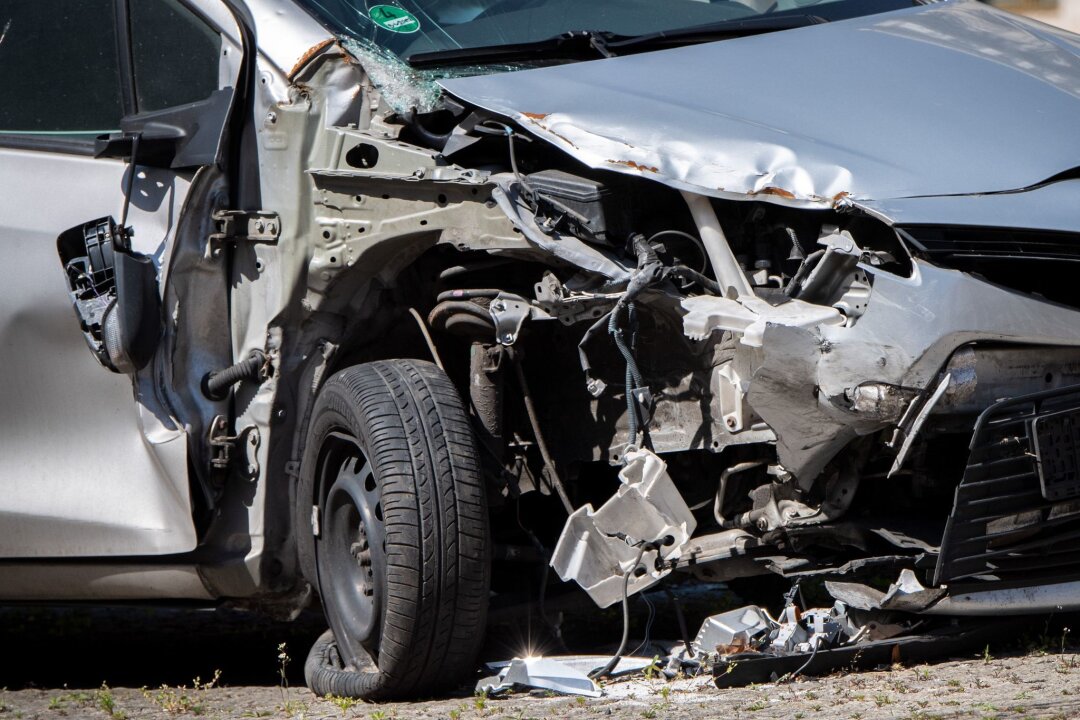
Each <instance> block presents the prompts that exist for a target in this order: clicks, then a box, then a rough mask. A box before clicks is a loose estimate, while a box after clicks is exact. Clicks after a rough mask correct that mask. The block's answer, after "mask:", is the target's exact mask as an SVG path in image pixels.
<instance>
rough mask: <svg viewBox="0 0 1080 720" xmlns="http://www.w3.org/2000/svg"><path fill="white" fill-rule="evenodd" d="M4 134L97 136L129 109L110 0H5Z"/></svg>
mask: <svg viewBox="0 0 1080 720" xmlns="http://www.w3.org/2000/svg"><path fill="white" fill-rule="evenodd" d="M0 86H2V87H3V88H4V97H5V100H4V102H2V103H0V134H7V135H12V134H19V135H46V136H60V137H64V136H74V137H93V136H96V135H100V134H103V133H108V132H113V131H115V130H116V129H118V128H119V127H120V117H121V115H123V103H122V102H121V84H120V71H119V63H118V62H117V40H116V16H115V15H114V13H113V3H112V0H77V1H73V0H0Z"/></svg>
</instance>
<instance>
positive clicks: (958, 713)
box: [0, 651, 1080, 720]
mask: <svg viewBox="0 0 1080 720" xmlns="http://www.w3.org/2000/svg"><path fill="white" fill-rule="evenodd" d="M225 680H226V678H224V677H222V678H221V679H220V680H219V682H222V683H223V682H224V681H225ZM604 690H605V694H606V696H605V697H603V698H599V699H595V700H594V699H585V698H564V697H543V696H537V695H529V694H518V695H512V696H509V697H507V698H498V699H494V698H482V697H470V696H459V697H452V698H448V699H440V700H429V701H423V702H414V703H390V704H382V705H378V706H376V705H365V704H358V703H353V702H350V701H346V700H343V699H341V698H338V699H336V700H335V699H331V700H326V699H319V698H316V697H314V696H312V695H311V694H310V693H309V692H308V691H307V690H306V689H303V688H283V687H266V686H261V687H260V686H236V687H231V686H228V685H223V686H222V687H211V688H205V687H201V686H200V687H193V686H192V685H191V684H188V685H187V686H186V687H180V688H177V687H171V688H170V687H164V688H146V689H139V688H115V687H114V688H99V689H94V690H67V689H55V688H54V689H25V690H17V691H11V690H7V691H4V692H2V693H0V703H2V707H3V716H4V717H16V718H41V719H46V718H47V719H50V720H57V719H58V718H62V717H80V718H81V717H87V718H91V717H93V718H109V717H112V718H113V719H114V720H119V719H120V718H129V719H131V720H134V719H135V718H162V717H170V716H172V717H177V716H201V717H206V718H222V719H228V720H232V719H234V718H237V719H238V718H259V717H266V718H311V719H314V718H326V719H329V718H341V717H344V718H370V720H387V719H389V718H449V719H450V720H474V719H480V718H483V719H485V720H487V719H491V720H495V719H501V718H514V719H521V720H524V719H525V718H561V719H565V720H571V719H581V718H601V717H616V718H716V717H723V718H753V719H754V720H759V719H760V720H765V719H766V718H786V719H790V718H795V719H796V720H797V719H798V718H844V719H845V720H846V719H848V718H851V719H852V720H860V719H861V718H911V719H912V720H919V719H925V720H929V719H930V718H1014V717H1015V718H1024V717H1032V718H1034V717H1039V718H1075V717H1080V655H1078V654H1075V653H1065V654H1062V653H1055V652H1045V653H1044V652H1041V651H1038V652H1033V653H1029V654H1025V655H1012V656H1008V657H1000V658H996V657H980V658H972V659H967V660H959V661H948V662H943V663H938V664H933V665H919V666H916V667H897V668H892V669H889V670H881V671H874V672H864V673H854V674H838V675H832V676H829V677H825V678H820V679H798V680H796V681H795V682H792V683H789V684H785V685H776V684H765V685H757V686H751V687H745V688H737V689H727V690H718V689H716V688H715V687H714V686H713V685H712V683H711V679H710V678H696V679H677V680H673V681H670V682H669V681H664V680H659V679H653V680H645V679H638V680H624V681H620V682H615V683H610V684H608V685H606V686H605V688H604Z"/></svg>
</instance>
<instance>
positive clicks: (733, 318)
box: [682, 295, 844, 347]
mask: <svg viewBox="0 0 1080 720" xmlns="http://www.w3.org/2000/svg"><path fill="white" fill-rule="evenodd" d="M682 308H683V310H685V311H686V315H684V316H683V332H684V333H685V334H686V336H687V337H688V338H690V339H691V340H704V339H705V338H707V337H708V336H709V334H710V333H712V332H713V331H714V330H730V331H731V332H736V333H741V334H742V344H743V345H746V346H748V347H761V345H762V339H763V336H764V334H765V327H766V326H767V325H785V326H788V327H797V328H812V327H815V326H817V325H822V324H827V325H842V324H843V323H844V316H843V315H841V314H840V311H839V310H837V309H836V308H832V307H825V306H822V305H812V304H810V303H807V302H803V301H802V300H788V301H786V302H783V303H781V304H779V305H770V304H769V303H768V302H766V301H765V300H762V299H761V298H759V297H756V296H753V295H741V296H739V299H738V300H730V299H728V298H722V297H713V296H711V295H698V296H696V297H689V298H685V299H684V300H683V301H682Z"/></svg>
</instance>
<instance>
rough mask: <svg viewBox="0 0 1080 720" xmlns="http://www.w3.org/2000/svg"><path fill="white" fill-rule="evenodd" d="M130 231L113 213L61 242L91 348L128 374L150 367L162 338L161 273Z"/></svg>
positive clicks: (77, 309) (112, 367) (107, 364)
mask: <svg viewBox="0 0 1080 720" xmlns="http://www.w3.org/2000/svg"><path fill="white" fill-rule="evenodd" d="M140 156H141V153H140ZM130 233H131V231H130V230H129V229H128V228H124V227H122V226H118V225H117V224H116V221H115V220H113V219H112V218H111V217H108V218H101V219H100V220H94V221H93V222H89V223H85V224H83V225H79V226H78V227H74V228H71V229H70V230H67V231H65V232H63V233H61V235H60V237H59V238H58V239H57V242H56V248H57V251H58V252H59V254H60V263H61V264H62V265H63V267H64V272H65V274H66V275H67V280H68V293H69V295H70V297H71V300H72V304H73V306H74V308H75V315H76V317H78V319H79V325H80V327H81V329H82V332H83V337H84V338H85V339H86V344H87V346H89V348H90V350H91V352H93V354H94V357H96V358H97V360H98V362H100V363H101V364H102V365H103V366H105V367H107V368H109V369H110V370H112V371H113V372H120V373H128V374H132V373H135V372H136V371H138V370H141V369H142V368H144V367H146V364H147V363H148V362H150V359H151V358H152V357H153V356H154V352H155V351H156V350H157V344H158V340H159V339H160V337H161V296H160V295H159V294H158V288H157V271H156V269H155V267H154V263H153V260H151V259H150V258H149V257H147V256H145V255H141V254H139V253H136V252H133V251H132V250H131V244H130V241H129V236H130Z"/></svg>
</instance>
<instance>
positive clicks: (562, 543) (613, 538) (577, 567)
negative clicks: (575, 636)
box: [551, 450, 697, 607]
mask: <svg viewBox="0 0 1080 720" xmlns="http://www.w3.org/2000/svg"><path fill="white" fill-rule="evenodd" d="M619 479H620V480H621V481H622V483H623V484H622V485H621V486H620V487H619V489H618V491H617V492H616V493H615V495H613V496H612V497H611V498H610V499H609V500H608V501H607V502H605V503H604V504H603V505H602V506H601V507H600V509H599V510H595V511H594V510H593V507H592V505H585V506H583V507H581V508H578V509H577V511H575V512H574V513H573V514H572V515H571V516H570V517H569V518H567V521H566V525H565V527H564V528H563V531H562V534H561V535H560V536H559V542H558V544H557V545H556V546H555V552H554V554H553V555H552V558H551V567H553V568H555V572H557V573H558V574H559V577H560V578H562V579H563V580H575V581H577V583H578V584H579V585H581V587H583V588H584V589H585V592H587V593H588V594H589V597H591V598H592V599H593V602H595V603H596V604H597V605H599V606H600V607H608V606H609V605H612V604H613V603H615V602H618V601H619V600H620V599H621V598H622V589H623V580H624V578H625V577H626V576H627V573H630V577H629V580H628V583H627V594H628V595H632V594H634V593H636V592H639V591H641V590H644V589H645V588H647V587H650V586H651V585H653V584H655V583H656V582H658V581H659V580H660V579H661V578H663V577H664V576H665V575H667V574H668V573H669V572H671V569H670V568H669V567H667V566H665V565H664V564H663V563H661V562H658V561H660V560H662V561H665V562H670V561H672V560H676V559H678V558H679V556H680V555H681V554H682V551H683V547H684V546H685V544H686V542H687V541H688V540H689V539H690V535H691V534H693V532H694V530H695V529H696V528H697V521H696V520H695V519H694V516H693V514H692V513H691V512H690V508H689V507H687V505H686V501H685V500H683V497H682V495H681V494H680V493H679V491H678V489H677V488H676V487H675V484H674V483H673V482H672V481H671V478H670V477H669V476H668V474H667V465H666V464H665V463H664V461H663V460H661V459H660V458H659V457H658V456H657V455H655V454H654V453H652V452H650V451H648V450H633V451H630V452H628V453H627V454H626V465H625V467H623V468H622V470H621V471H620V472H619ZM654 542H655V543H656V544H657V545H658V547H657V549H647V550H645V552H644V553H639V550H640V548H641V546H642V545H643V544H645V543H654ZM639 554H640V556H641V560H640V562H639V563H638V564H637V567H634V563H635V561H636V560H637V559H638V556H639Z"/></svg>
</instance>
